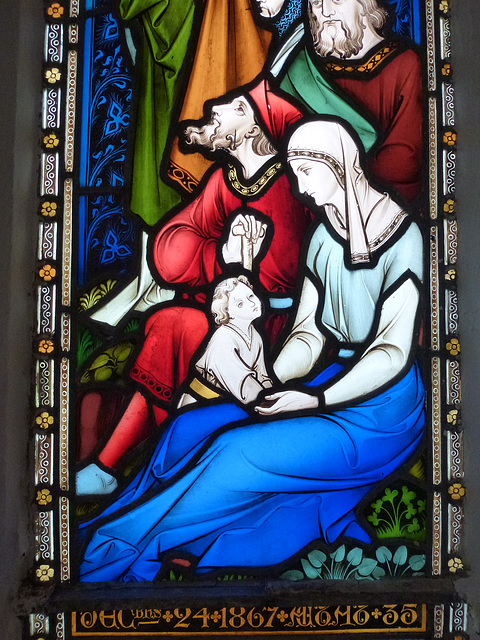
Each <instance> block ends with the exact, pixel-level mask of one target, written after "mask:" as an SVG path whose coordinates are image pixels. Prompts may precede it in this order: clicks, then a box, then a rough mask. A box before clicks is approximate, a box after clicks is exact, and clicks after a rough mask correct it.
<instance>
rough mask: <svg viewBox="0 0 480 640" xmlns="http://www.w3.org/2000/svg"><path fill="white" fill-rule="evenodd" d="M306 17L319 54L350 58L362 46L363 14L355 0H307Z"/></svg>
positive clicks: (360, 6)
mask: <svg viewBox="0 0 480 640" xmlns="http://www.w3.org/2000/svg"><path fill="white" fill-rule="evenodd" d="M308 17H309V20H310V31H311V34H312V38H313V46H314V48H315V51H316V52H317V53H318V55H320V56H322V57H325V56H335V57H337V58H350V57H352V56H355V55H357V53H358V52H359V51H360V50H361V48H362V44H363V32H364V29H365V22H364V20H365V16H364V14H363V9H362V5H361V4H360V2H358V0H308Z"/></svg>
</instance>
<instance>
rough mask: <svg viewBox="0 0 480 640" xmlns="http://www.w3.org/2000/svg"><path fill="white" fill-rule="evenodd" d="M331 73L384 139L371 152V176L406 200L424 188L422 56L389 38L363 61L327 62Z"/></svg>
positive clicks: (330, 76)
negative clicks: (363, 110) (375, 125)
mask: <svg viewBox="0 0 480 640" xmlns="http://www.w3.org/2000/svg"><path fill="white" fill-rule="evenodd" d="M326 67H327V71H328V76H329V78H330V79H332V80H334V81H335V82H336V83H337V84H338V85H339V86H340V87H341V88H342V89H343V91H344V92H345V93H346V94H347V95H348V96H350V97H352V98H353V100H354V103H355V104H358V105H360V106H361V107H363V108H364V109H365V112H366V114H368V115H370V116H371V117H373V119H374V121H375V122H376V123H377V124H378V126H379V129H380V140H379V144H378V145H377V146H376V147H375V148H374V150H373V153H371V154H369V156H370V157H369V168H370V171H371V174H372V176H373V177H374V178H375V179H376V180H378V181H379V183H380V184H381V183H382V182H383V183H385V184H387V185H390V186H392V187H393V188H394V189H395V190H396V191H397V192H398V193H399V194H400V195H401V196H402V197H403V198H405V200H407V201H408V202H411V201H413V200H415V198H417V196H418V195H419V193H420V190H421V187H422V161H423V155H422V146H423V145H422V140H423V133H422V119H423V118H422V78H421V67H420V59H419V57H418V55H417V54H416V53H415V52H414V51H413V50H412V49H406V50H405V49H402V46H401V45H400V44H399V43H397V42H390V43H385V42H383V43H382V44H381V46H379V47H377V48H375V49H374V51H373V52H370V53H369V54H368V56H367V58H363V59H362V60H360V61H359V60H339V61H338V62H329V63H327V65H326Z"/></svg>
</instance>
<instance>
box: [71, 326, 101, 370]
mask: <svg viewBox="0 0 480 640" xmlns="http://www.w3.org/2000/svg"><path fill="white" fill-rule="evenodd" d="M100 344H101V341H100V340H99V339H98V338H95V336H93V335H92V333H91V331H90V330H89V329H86V328H84V329H81V330H80V331H79V333H78V345H77V366H78V367H81V366H82V364H83V363H84V362H85V360H87V358H88V357H89V356H90V355H91V354H92V353H93V352H94V351H95V349H97V348H98V347H99V346H100Z"/></svg>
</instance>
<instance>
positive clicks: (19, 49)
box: [0, 0, 480, 640]
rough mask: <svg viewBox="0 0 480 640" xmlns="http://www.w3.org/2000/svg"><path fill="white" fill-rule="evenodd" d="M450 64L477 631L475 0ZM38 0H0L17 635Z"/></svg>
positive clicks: (16, 638)
mask: <svg viewBox="0 0 480 640" xmlns="http://www.w3.org/2000/svg"><path fill="white" fill-rule="evenodd" d="M451 4H452V5H453V7H452V53H453V56H452V58H453V60H452V63H453V64H452V66H453V70H454V76H453V79H454V83H455V98H456V120H457V126H456V129H457V132H458V160H457V182H456V191H457V214H458V222H459V264H458V288H459V296H460V337H461V344H462V359H461V366H462V386H463V402H462V413H463V425H464V428H465V432H466V433H465V439H466V447H465V455H466V460H465V472H466V479H465V484H466V487H467V492H468V493H467V498H468V499H467V502H466V525H465V529H464V536H463V541H464V550H463V553H462V554H461V555H462V558H463V560H464V563H465V566H466V567H467V568H468V569H469V576H470V577H467V578H462V579H460V580H458V582H457V591H458V593H459V595H460V596H462V597H465V598H466V600H467V602H469V604H470V605H471V607H470V626H469V634H470V638H471V639H472V640H477V639H480V632H479V630H480V544H479V542H480V540H479V534H478V533H477V532H478V531H480V510H479V509H478V492H480V424H479V422H480V420H479V416H480V388H479V378H480V364H479V359H480V347H479V344H478V340H479V336H480V332H479V331H478V329H477V320H480V313H479V310H480V295H479V293H480V292H479V289H480V287H479V286H478V278H479V275H480V257H479V256H480V223H479V221H478V217H479V216H480V207H479V206H478V204H477V200H478V190H477V182H478V181H479V180H478V178H477V176H478V161H479V158H480V87H479V78H480V70H479V58H478V55H476V50H475V47H476V45H477V43H478V41H479V40H478V39H479V37H480V3H479V0H451ZM42 5H43V3H42V2H41V0H2V2H1V21H0V225H1V226H0V283H1V301H0V327H2V328H3V331H4V334H3V338H2V340H0V362H1V365H0V432H1V438H2V440H1V442H0V623H1V627H0V629H1V633H2V636H3V638H5V639H6V640H20V638H21V633H22V627H21V624H20V622H19V621H18V618H17V617H16V612H17V613H18V612H22V611H28V610H30V609H29V608H30V607H31V606H34V604H35V597H31V598H29V597H28V596H24V597H23V599H20V600H19V598H18V597H17V594H18V590H19V587H20V585H21V583H22V581H23V580H25V579H26V578H27V576H28V569H29V566H31V564H32V546H31V542H32V539H33V533H32V531H31V529H30V528H29V527H30V526H31V524H30V521H29V518H28V511H29V507H30V504H31V502H32V499H33V491H32V488H31V484H30V479H31V477H32V474H31V471H29V469H28V442H29V390H30V370H31V335H32V325H33V318H34V313H35V301H34V296H33V286H32V282H33V273H34V268H35V246H36V233H37V224H38V218H37V214H36V210H37V202H38V199H37V195H36V194H37V185H38V167H39V163H38V157H39V146H38V145H36V144H35V141H36V140H39V139H40V135H39V122H40V105H41V99H40V96H41V94H40V84H41V60H42V49H43V37H44V29H43V13H42V11H43V6H42Z"/></svg>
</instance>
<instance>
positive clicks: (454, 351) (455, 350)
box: [447, 338, 460, 356]
mask: <svg viewBox="0 0 480 640" xmlns="http://www.w3.org/2000/svg"><path fill="white" fill-rule="evenodd" d="M447 351H448V352H449V353H450V355H451V356H458V354H459V353H460V342H459V341H458V340H457V338H452V339H451V340H450V342H447Z"/></svg>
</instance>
